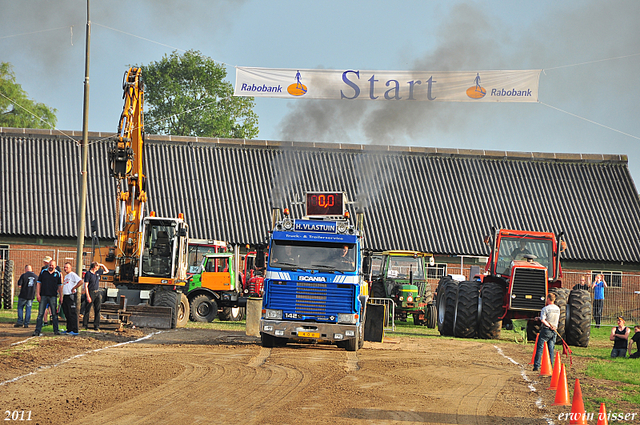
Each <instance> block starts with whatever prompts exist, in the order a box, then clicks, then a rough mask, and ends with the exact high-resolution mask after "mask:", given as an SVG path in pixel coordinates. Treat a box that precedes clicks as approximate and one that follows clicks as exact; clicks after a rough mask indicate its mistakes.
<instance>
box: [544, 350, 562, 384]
mask: <svg viewBox="0 0 640 425" xmlns="http://www.w3.org/2000/svg"><path fill="white" fill-rule="evenodd" d="M561 365H562V360H561V359H560V352H559V351H556V360H555V361H554V362H553V375H551V384H549V388H547V389H548V390H557V389H558V379H560V367H561Z"/></svg>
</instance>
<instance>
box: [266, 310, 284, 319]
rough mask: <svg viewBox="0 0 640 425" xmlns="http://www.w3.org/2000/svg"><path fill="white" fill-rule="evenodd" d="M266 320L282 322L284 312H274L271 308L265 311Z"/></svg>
mask: <svg viewBox="0 0 640 425" xmlns="http://www.w3.org/2000/svg"><path fill="white" fill-rule="evenodd" d="M264 318H265V319H272V320H282V310H272V309H270V308H268V309H266V310H265V311H264Z"/></svg>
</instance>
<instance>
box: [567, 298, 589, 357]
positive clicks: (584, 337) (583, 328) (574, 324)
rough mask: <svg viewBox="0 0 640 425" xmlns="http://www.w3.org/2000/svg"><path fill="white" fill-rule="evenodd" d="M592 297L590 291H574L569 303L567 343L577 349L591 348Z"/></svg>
mask: <svg viewBox="0 0 640 425" xmlns="http://www.w3.org/2000/svg"><path fill="white" fill-rule="evenodd" d="M591 311H592V309H591V296H590V295H589V292H588V291H585V290H583V289H574V290H573V291H571V293H569V302H568V303H567V321H566V327H565V330H566V334H567V343H568V344H569V345H574V346H576V347H587V346H589V337H590V335H591Z"/></svg>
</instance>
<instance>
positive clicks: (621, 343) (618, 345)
mask: <svg viewBox="0 0 640 425" xmlns="http://www.w3.org/2000/svg"><path fill="white" fill-rule="evenodd" d="M629 333H631V329H629V328H628V327H626V326H625V325H624V317H622V316H618V326H616V327H615V328H612V329H611V335H609V340H611V341H613V349H612V350H611V357H612V358H613V357H626V356H627V350H628V349H629V347H628V342H629Z"/></svg>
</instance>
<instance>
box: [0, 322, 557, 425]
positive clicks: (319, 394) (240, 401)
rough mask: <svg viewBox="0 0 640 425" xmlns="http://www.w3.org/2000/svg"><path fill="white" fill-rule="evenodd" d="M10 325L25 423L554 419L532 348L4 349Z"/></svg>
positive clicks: (75, 341) (172, 338)
mask: <svg viewBox="0 0 640 425" xmlns="http://www.w3.org/2000/svg"><path fill="white" fill-rule="evenodd" d="M12 329H13V328H10V325H8V324H0V337H3V338H0V349H2V352H5V353H8V354H6V355H4V356H1V357H0V362H1V365H2V368H1V370H0V382H2V385H0V407H1V408H2V411H3V412H5V411H7V410H8V411H14V410H19V411H21V410H24V411H31V418H32V422H31V423H34V424H35V423H39V424H40V423H41V424H48V423H51V424H62V423H78V424H96V423H109V424H147V423H148V424H158V423H171V424H185V423H216V424H220V423H243V424H246V423H252V424H326V423H337V424H358V423H361V424H370V423H380V424H385V423H403V424H407V423H434V424H456V423H459V424H494V423H499V424H502V423H504V424H513V423H520V424H540V423H546V421H545V417H547V418H552V417H553V415H555V417H557V413H555V414H554V412H553V411H551V410H549V409H548V408H546V407H543V406H541V408H538V407H536V403H538V404H541V403H542V405H544V404H550V403H551V401H552V400H551V397H553V394H545V392H543V391H542V388H546V387H547V386H548V382H541V383H536V382H535V380H534V382H527V381H526V379H528V378H527V375H529V376H530V377H534V378H536V379H537V374H536V375H533V374H531V373H529V372H526V373H525V375H524V376H523V374H522V372H523V370H524V369H523V367H522V366H520V365H526V364H527V363H528V360H529V359H530V355H531V354H530V351H527V350H530V349H531V347H528V348H527V349H525V348H522V346H519V345H515V344H512V343H498V344H493V343H491V342H481V341H474V340H453V339H448V338H437V337H433V338H398V337H391V338H387V340H386V341H385V342H384V343H368V342H367V343H365V346H364V348H363V349H361V350H360V351H358V352H357V353H353V352H346V351H344V350H342V349H338V348H336V347H332V346H309V345H288V346H287V347H277V348H273V349H270V348H262V347H261V346H260V345H259V343H258V340H257V339H256V338H254V337H248V336H245V335H244V334H242V333H239V332H225V331H213V330H194V329H179V330H173V331H165V332H161V333H157V334H154V335H152V336H150V337H148V338H147V339H144V340H140V341H137V342H132V343H128V344H123V345H115V344H118V341H120V343H121V342H124V341H127V340H129V341H133V340H135V339H137V338H140V337H142V336H143V333H142V332H140V331H137V332H138V333H130V334H129V335H128V337H126V338H125V337H116V336H113V333H110V334H106V335H105V333H101V334H95V333H90V332H85V333H83V334H81V336H79V337H67V336H60V337H39V338H32V339H29V340H28V341H26V342H22V343H20V344H18V345H14V346H12V348H11V349H10V350H8V351H7V348H8V347H7V346H8V345H9V344H10V343H14V342H17V341H24V340H25V338H27V336H26V335H27V333H26V332H22V333H23V334H24V336H23V335H20V334H19V332H18V333H12ZM105 347H106V348H105ZM94 350H98V351H94ZM78 354H84V355H81V356H78V357H74V356H75V355H78ZM516 362H517V363H519V364H520V365H519V364H516ZM38 365H43V366H46V367H44V368H38ZM528 369H529V367H528V366H527V367H526V370H528ZM29 373H31V374H30V375H27V376H23V375H26V374H29ZM20 376H23V377H21V378H19V379H16V380H15V381H11V382H7V381H9V380H11V379H14V378H16V377H20ZM544 379H548V378H544ZM530 386H533V387H534V388H535V387H540V391H532V390H531V388H530ZM546 393H549V392H546ZM561 411H568V410H566V408H565V409H564V410H561ZM6 416H7V414H6V413H4V416H3V419H4V418H5V417H6Z"/></svg>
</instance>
